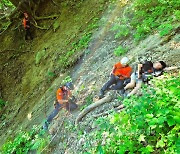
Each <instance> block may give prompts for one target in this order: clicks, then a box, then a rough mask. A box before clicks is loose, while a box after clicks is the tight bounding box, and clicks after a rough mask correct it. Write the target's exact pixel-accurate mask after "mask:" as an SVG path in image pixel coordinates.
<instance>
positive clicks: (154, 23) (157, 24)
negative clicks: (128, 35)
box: [119, 0, 180, 41]
mask: <svg viewBox="0 0 180 154" xmlns="http://www.w3.org/2000/svg"><path fill="white" fill-rule="evenodd" d="M178 6H179V2H178V1H176V0H167V1H166V0H135V1H134V2H133V5H132V8H131V10H132V12H133V17H132V19H129V21H130V26H131V27H132V28H133V29H134V30H135V33H134V35H133V36H134V38H135V41H140V40H142V39H144V38H145V37H146V36H147V35H148V34H150V33H152V32H154V31H157V30H160V35H161V36H164V35H167V34H168V33H169V32H170V31H171V30H172V29H173V24H176V22H178V21H179V19H180V18H179V9H178ZM121 25H122V24H121ZM119 26H120V25H119ZM124 32H126V31H124ZM119 35H120V34H119Z"/></svg>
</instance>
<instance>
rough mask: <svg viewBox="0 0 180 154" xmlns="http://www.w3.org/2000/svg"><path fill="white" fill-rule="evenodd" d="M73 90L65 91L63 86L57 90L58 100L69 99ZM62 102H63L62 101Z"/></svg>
mask: <svg viewBox="0 0 180 154" xmlns="http://www.w3.org/2000/svg"><path fill="white" fill-rule="evenodd" d="M70 94H71V92H70V91H69V90H68V91H63V90H62V89H61V88H59V89H58V90H57V91H56V99H57V100H68V98H69V96H70ZM60 104H62V103H60Z"/></svg>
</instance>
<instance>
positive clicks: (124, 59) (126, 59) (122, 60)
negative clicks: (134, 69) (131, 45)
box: [121, 57, 129, 65]
mask: <svg viewBox="0 0 180 154" xmlns="http://www.w3.org/2000/svg"><path fill="white" fill-rule="evenodd" d="M128 63H129V59H128V57H123V58H122V59H121V64H122V65H127V64H128Z"/></svg>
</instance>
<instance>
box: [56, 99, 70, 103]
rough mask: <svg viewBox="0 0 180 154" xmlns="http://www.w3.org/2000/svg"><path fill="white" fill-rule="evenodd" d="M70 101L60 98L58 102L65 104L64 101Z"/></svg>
mask: <svg viewBox="0 0 180 154" xmlns="http://www.w3.org/2000/svg"><path fill="white" fill-rule="evenodd" d="M67 102H68V100H66V99H59V100H58V103H60V104H64V103H67Z"/></svg>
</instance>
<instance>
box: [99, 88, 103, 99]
mask: <svg viewBox="0 0 180 154" xmlns="http://www.w3.org/2000/svg"><path fill="white" fill-rule="evenodd" d="M103 97H104V91H103V90H100V93H99V99H101V98H103Z"/></svg>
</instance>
